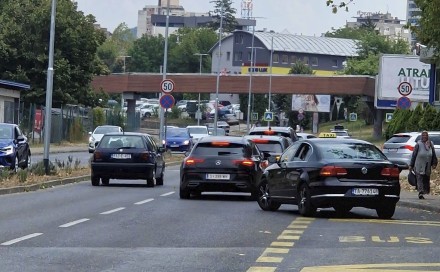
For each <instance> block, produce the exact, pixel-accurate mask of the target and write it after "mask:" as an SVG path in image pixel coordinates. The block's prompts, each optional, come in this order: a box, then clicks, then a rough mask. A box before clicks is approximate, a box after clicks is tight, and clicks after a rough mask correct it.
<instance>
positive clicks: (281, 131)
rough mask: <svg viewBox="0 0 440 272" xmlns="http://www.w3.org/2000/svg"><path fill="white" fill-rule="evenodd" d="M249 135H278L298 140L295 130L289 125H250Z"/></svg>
mask: <svg viewBox="0 0 440 272" xmlns="http://www.w3.org/2000/svg"><path fill="white" fill-rule="evenodd" d="M248 134H249V135H272V136H273V135H278V136H284V137H288V138H290V139H291V140H292V141H294V142H295V141H298V136H297V135H296V132H295V130H294V129H293V128H291V127H252V128H251V129H250V130H249V133H248Z"/></svg>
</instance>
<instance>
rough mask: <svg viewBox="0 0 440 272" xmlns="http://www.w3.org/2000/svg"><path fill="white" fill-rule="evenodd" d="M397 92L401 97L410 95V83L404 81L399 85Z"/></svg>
mask: <svg viewBox="0 0 440 272" xmlns="http://www.w3.org/2000/svg"><path fill="white" fill-rule="evenodd" d="M397 90H398V91H399V94H401V95H402V96H408V95H410V94H411V92H412V90H413V88H412V86H411V83H409V82H406V81H404V82H402V83H400V84H399V86H398V87H397Z"/></svg>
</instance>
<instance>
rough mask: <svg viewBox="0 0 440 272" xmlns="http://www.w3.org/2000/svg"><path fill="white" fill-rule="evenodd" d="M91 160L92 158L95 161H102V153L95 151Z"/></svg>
mask: <svg viewBox="0 0 440 272" xmlns="http://www.w3.org/2000/svg"><path fill="white" fill-rule="evenodd" d="M93 158H94V160H95V161H98V160H102V153H101V152H99V151H95V152H94V153H93Z"/></svg>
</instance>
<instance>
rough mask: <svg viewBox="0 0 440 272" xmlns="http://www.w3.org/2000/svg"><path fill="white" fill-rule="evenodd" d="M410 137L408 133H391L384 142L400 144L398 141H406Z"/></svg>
mask: <svg viewBox="0 0 440 272" xmlns="http://www.w3.org/2000/svg"><path fill="white" fill-rule="evenodd" d="M410 138H411V136H410V135H393V136H392V137H391V138H390V139H388V141H386V142H385V143H386V144H387V143H388V144H400V143H406V142H408V140H409V139H410Z"/></svg>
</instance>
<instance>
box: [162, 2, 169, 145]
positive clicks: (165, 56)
mask: <svg viewBox="0 0 440 272" xmlns="http://www.w3.org/2000/svg"><path fill="white" fill-rule="evenodd" d="M169 25H170V0H167V16H166V23H165V46H164V47H165V48H164V54H163V72H162V79H163V80H165V79H166V78H167V62H168V29H169ZM160 97H162V93H160V95H159V98H160ZM164 115H165V114H164V110H163V108H162V107H160V111H159V119H160V128H159V130H160V131H159V143H163V142H164V139H165V133H166V127H165V118H164Z"/></svg>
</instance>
